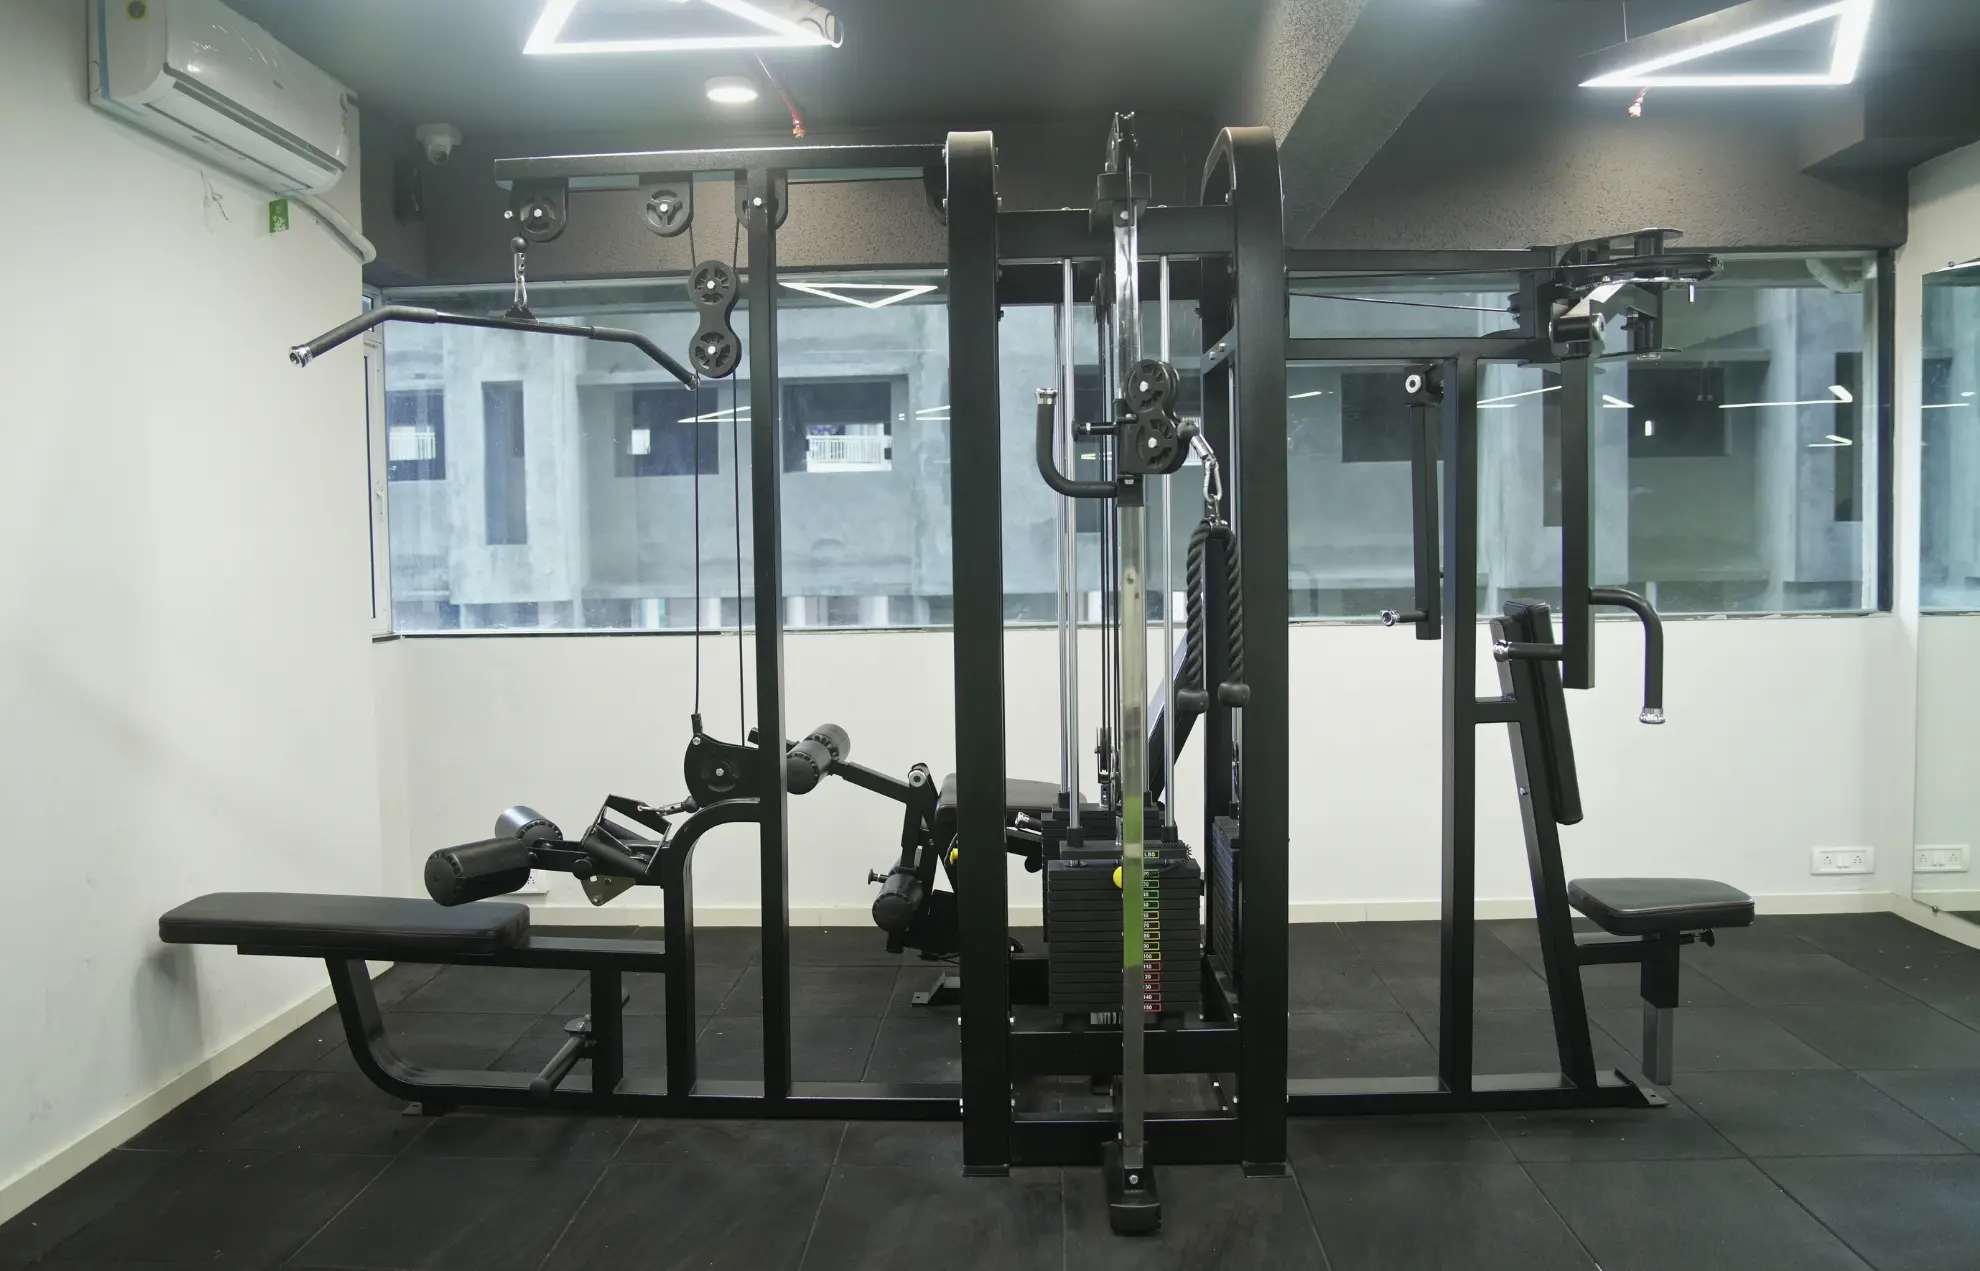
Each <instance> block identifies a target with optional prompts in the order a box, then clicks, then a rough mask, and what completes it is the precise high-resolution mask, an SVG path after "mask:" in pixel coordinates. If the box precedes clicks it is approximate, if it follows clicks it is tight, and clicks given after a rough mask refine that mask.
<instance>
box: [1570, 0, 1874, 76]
mask: <svg viewBox="0 0 1980 1271" xmlns="http://www.w3.org/2000/svg"><path fill="white" fill-rule="evenodd" d="M1872 5H1873V0H1831V2H1830V3H1827V4H1815V5H1813V6H1810V7H1796V6H1793V5H1790V4H1789V3H1788V2H1787V0H1746V3H1744V4H1738V5H1734V6H1733V7H1731V8H1729V9H1724V10H1721V11H1720V12H1718V13H1712V14H1707V15H1706V16H1704V17H1702V18H1697V19H1694V20H1693V21H1691V22H1684V23H1680V24H1678V25H1677V26H1674V27H1670V28H1668V29H1666V30H1664V31H1659V32H1656V33H1655V34H1652V35H1648V36H1644V37H1642V38H1640V39H1637V40H1629V41H1625V42H1624V43H1623V44H1620V45H1618V46H1616V49H1615V50H1614V51H1613V52H1611V53H1608V54H1603V55H1599V56H1601V57H1602V60H1603V61H1604V62H1607V63H1613V62H1614V61H1615V60H1616V58H1617V57H1618V56H1621V57H1624V58H1631V60H1629V61H1627V62H1625V64H1624V65H1622V66H1618V67H1615V68H1614V69H1612V70H1604V71H1603V72H1602V73H1601V74H1599V75H1595V76H1593V77H1591V78H1589V79H1586V80H1584V81H1582V85H1581V86H1582V87H1583V88H1789V87H1796V86H1812V85H1821V84H1847V83H1849V82H1850V81H1852V80H1854V79H1855V78H1856V71H1857V67H1858V65H1859V64H1860V63H1861V62H1862V60H1863V43H1864V40H1865V38H1866V37H1867V36H1868V35H1869V32H1870V11H1871V8H1872ZM1784 9H1786V10H1788V11H1787V12H1785V13H1784V12H1783V10H1784ZM1830 20H1833V21H1834V22H1835V24H1836V26H1835V39H1834V42H1833V44H1832V45H1831V51H1830V57H1829V67H1828V69H1827V70H1825V71H1810V72H1805V73H1799V74H1764V73H1756V74H1740V73H1731V72H1727V73H1718V74H1708V73H1694V74H1685V73H1683V72H1681V71H1674V70H1673V68H1676V67H1681V66H1684V65H1685V64H1687V63H1691V62H1696V61H1699V60H1700V59H1702V58H1707V57H1712V56H1714V55H1715V54H1719V53H1724V52H1727V51H1728V50H1731V49H1736V48H1741V47H1744V46H1746V45H1749V44H1757V43H1759V42H1761V41H1763V40H1770V39H1773V38H1774V37H1775V36H1779V35H1785V34H1787V33H1788V32H1790V31H1798V30H1800V29H1801V28H1803V27H1807V26H1813V25H1814V24H1815V23H1817V22H1826V21H1830ZM1686 28H1692V30H1689V31H1687V29H1686ZM1632 48H1633V49H1635V50H1636V51H1637V52H1638V53H1640V54H1641V53H1647V54H1649V56H1636V57H1633V58H1632V57H1631V54H1630V53H1628V52H1626V51H1625V50H1630V49H1632Z"/></svg>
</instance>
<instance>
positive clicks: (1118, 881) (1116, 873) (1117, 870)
mask: <svg viewBox="0 0 1980 1271" xmlns="http://www.w3.org/2000/svg"><path fill="white" fill-rule="evenodd" d="M1120 885H1121V867H1120V866H1118V865H1116V866H1114V886H1115V887H1119V886H1120Z"/></svg>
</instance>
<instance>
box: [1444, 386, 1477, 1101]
mask: <svg viewBox="0 0 1980 1271" xmlns="http://www.w3.org/2000/svg"><path fill="white" fill-rule="evenodd" d="M1444 393H1445V396H1446V398H1447V399H1452V398H1454V399H1455V402H1456V405H1455V409H1451V410H1446V411H1445V412H1443V418H1442V425H1443V445H1442V446H1441V447H1440V449H1441V450H1442V452H1443V456H1444V525H1443V530H1444V553H1443V555H1444V614H1445V616H1446V618H1447V619H1448V621H1446V622H1445V624H1444V721H1443V727H1444V740H1443V760H1444V810H1443V860H1442V871H1443V902H1444V903H1443V928H1442V945H1441V948H1440V950H1439V959H1438V966H1439V970H1440V972H1441V976H1442V982H1441V984H1440V987H1439V991H1438V997H1437V1022H1438V1028H1439V1030H1440V1031H1439V1032H1438V1036H1437V1073H1438V1076H1439V1077H1440V1078H1441V1079H1442V1081H1443V1083H1444V1086H1445V1087H1446V1088H1447V1089H1449V1090H1451V1091H1454V1092H1459V1093H1462V1092H1465V1091H1468V1090H1469V1089H1470V1088H1471V1002H1472V973H1473V969H1474V968H1473V962H1472V959H1473V952H1474V950H1473V948H1472V939H1473V925H1474V921H1475V918H1474V907H1475V899H1476V895H1477V889H1478V727H1477V713H1478V701H1477V691H1478V690H1477V680H1478V620H1477V618H1478V359H1477V358H1475V357H1469V356H1465V357H1459V358H1458V359H1457V362H1456V365H1455V367H1454V368H1452V369H1448V370H1447V371H1446V373H1445V376H1444Z"/></svg>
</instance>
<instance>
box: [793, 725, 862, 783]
mask: <svg viewBox="0 0 1980 1271" xmlns="http://www.w3.org/2000/svg"><path fill="white" fill-rule="evenodd" d="M850 758H852V739H851V738H850V737H847V736H846V730H845V729H843V728H840V727H839V726H838V725H837V724H824V725H821V726H820V727H818V728H815V729H813V730H812V732H811V735H810V736H808V737H806V738H805V739H804V740H803V741H801V742H799V743H798V744H797V745H795V746H792V747H791V748H790V751H789V752H788V753H787V754H786V755H785V756H784V788H785V789H786V790H788V791H790V792H791V793H792V794H810V793H811V792H812V791H813V790H816V789H817V788H818V783H819V782H820V781H823V780H824V779H825V775H826V774H827V773H829V772H831V771H832V765H833V764H836V763H841V762H843V761H845V760H847V759H850Z"/></svg>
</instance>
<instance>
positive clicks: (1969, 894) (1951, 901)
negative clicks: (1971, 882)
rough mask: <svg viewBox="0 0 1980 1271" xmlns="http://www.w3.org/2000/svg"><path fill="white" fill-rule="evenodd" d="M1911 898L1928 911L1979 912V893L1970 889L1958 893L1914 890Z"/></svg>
mask: <svg viewBox="0 0 1980 1271" xmlns="http://www.w3.org/2000/svg"><path fill="white" fill-rule="evenodd" d="M1911 898H1912V899H1913V900H1915V901H1917V902H1918V903H1919V904H1921V905H1924V906H1925V907H1926V908H1928V909H1943V910H1945V911H1947V912H1949V913H1974V912H1980V891H1975V890H1973V889H1971V888H1963V889H1961V890H1959V891H1919V890H1917V889H1916V888H1914V889H1913V890H1912V893H1911Z"/></svg>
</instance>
